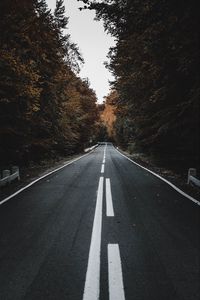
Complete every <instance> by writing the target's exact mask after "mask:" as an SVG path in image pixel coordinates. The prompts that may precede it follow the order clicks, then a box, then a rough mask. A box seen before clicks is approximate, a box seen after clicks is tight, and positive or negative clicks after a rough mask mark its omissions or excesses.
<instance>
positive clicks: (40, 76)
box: [0, 0, 98, 165]
mask: <svg viewBox="0 0 200 300" xmlns="http://www.w3.org/2000/svg"><path fill="white" fill-rule="evenodd" d="M66 13H67V12H66ZM67 24H68V18H67V17H66V14H65V7H64V6H63V0H57V2H56V8H55V11H54V12H51V11H50V10H49V9H48V7H47V4H46V2H45V0H29V1H26V0H2V1H0V165H8V164H12V163H18V164H19V165H23V164H28V163H29V162H30V161H40V160H41V159H44V158H50V157H56V156H57V155H68V154H71V153H74V152H80V151H82V150H83V148H84V147H86V146H87V145H88V144H89V143H91V142H92V140H93V142H94V139H95V135H96V134H97V132H96V131H97V125H96V124H97V121H98V110H97V105H96V100H97V99H96V95H95V92H94V91H93V90H92V89H91V88H90V87H89V83H88V80H83V79H81V78H80V77H79V76H78V74H79V68H80V66H81V64H82V63H83V59H82V57H81V55H80V53H79V50H78V47H77V45H76V44H74V43H73V42H72V41H71V37H70V35H69V34H66V31H65V32H64V29H66V27H67Z"/></svg>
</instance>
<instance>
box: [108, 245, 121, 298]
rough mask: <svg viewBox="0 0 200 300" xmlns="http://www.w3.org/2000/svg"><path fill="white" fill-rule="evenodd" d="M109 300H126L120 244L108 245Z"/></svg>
mask: <svg viewBox="0 0 200 300" xmlns="http://www.w3.org/2000/svg"><path fill="white" fill-rule="evenodd" d="M108 283H109V300H125V293H124V284H123V274H122V265H121V258H120V251H119V245H118V244H108Z"/></svg>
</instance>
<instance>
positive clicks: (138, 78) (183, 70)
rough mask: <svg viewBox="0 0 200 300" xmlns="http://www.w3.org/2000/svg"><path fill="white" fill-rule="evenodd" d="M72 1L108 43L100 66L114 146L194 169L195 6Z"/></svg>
mask: <svg viewBox="0 0 200 300" xmlns="http://www.w3.org/2000/svg"><path fill="white" fill-rule="evenodd" d="M80 1H82V2H83V3H84V9H93V10H95V11H96V19H97V20H100V19H102V20H103V21H104V26H105V30H106V31H107V32H109V33H110V34H111V35H112V36H114V37H115V40H116V46H115V47H112V48H111V49H110V52H109V58H110V63H109V64H108V68H109V69H110V70H111V72H112V73H113V75H114V76H115V80H114V82H113V83H112V85H113V88H114V89H115V90H116V91H117V93H118V97H119V99H118V104H117V113H116V114H117V120H116V124H115V127H116V128H115V133H116V139H117V142H118V143H120V144H121V145H122V146H123V147H125V148H126V147H127V145H128V144H130V143H132V144H133V145H134V147H135V148H136V149H141V150H142V151H145V152H146V153H148V154H149V155H152V156H154V157H157V158H158V157H159V158H160V159H162V160H163V161H166V162H167V163H171V164H174V163H176V164H178V165H179V166H185V167H191V166H194V167H197V166H199V153H200V149H199V143H200V141H199V139H200V126H199V125H200V124H199V120H200V108H199V102H200V101H199V99H200V86H199V82H200V81H199V11H198V8H197V7H198V1H196V0H191V1H183V0H162V1H161V0H151V1H149V0H103V1H87V0H80Z"/></svg>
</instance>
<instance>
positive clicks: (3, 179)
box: [0, 166, 20, 187]
mask: <svg viewBox="0 0 200 300" xmlns="http://www.w3.org/2000/svg"><path fill="white" fill-rule="evenodd" d="M15 179H17V180H20V176H19V167H17V166H13V167H12V168H11V170H3V171H2V176H1V174H0V187H1V186H4V185H6V184H8V183H11V182H12V181H13V180H15Z"/></svg>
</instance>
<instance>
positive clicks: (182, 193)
mask: <svg viewBox="0 0 200 300" xmlns="http://www.w3.org/2000/svg"><path fill="white" fill-rule="evenodd" d="M114 149H115V150H116V151H117V152H118V153H119V154H121V155H122V156H123V157H125V158H126V159H128V160H129V161H131V162H132V163H133V164H135V165H137V166H138V167H140V168H142V169H144V170H146V171H148V172H149V173H151V174H152V175H154V176H156V177H158V178H159V179H161V180H162V181H164V182H165V183H167V184H168V185H170V186H171V187H172V188H173V189H174V190H176V191H177V192H178V193H179V194H181V195H182V196H184V197H186V198H188V199H189V200H191V201H192V202H194V203H195V204H197V205H199V206H200V202H199V201H198V200H197V199H195V198H193V197H192V196H190V195H188V194H186V193H185V192H183V191H182V190H180V189H179V188H178V187H177V186H175V185H174V184H173V183H171V182H170V181H168V180H167V179H165V178H163V177H162V176H160V175H158V174H156V173H154V172H153V171H151V170H149V169H147V168H145V167H143V166H141V165H140V164H138V163H136V162H135V161H133V160H132V159H130V158H129V157H127V156H126V155H124V154H122V153H121V152H120V151H119V150H117V149H116V148H114Z"/></svg>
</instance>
